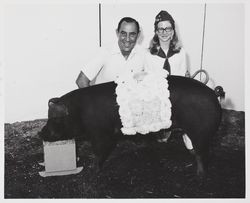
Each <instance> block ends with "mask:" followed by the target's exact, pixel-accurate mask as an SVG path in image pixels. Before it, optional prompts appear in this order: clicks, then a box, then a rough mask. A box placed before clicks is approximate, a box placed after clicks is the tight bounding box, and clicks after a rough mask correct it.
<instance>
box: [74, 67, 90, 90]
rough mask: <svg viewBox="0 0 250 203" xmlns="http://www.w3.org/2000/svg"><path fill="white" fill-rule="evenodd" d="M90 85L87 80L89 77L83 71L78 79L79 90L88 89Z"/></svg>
mask: <svg viewBox="0 0 250 203" xmlns="http://www.w3.org/2000/svg"><path fill="white" fill-rule="evenodd" d="M89 83H90V80H89V79H88V78H87V76H86V75H85V74H84V73H83V72H82V71H81V72H80V73H79V75H78V77H77V79H76V84H77V86H78V88H84V87H88V86H89Z"/></svg>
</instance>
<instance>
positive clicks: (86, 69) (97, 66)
mask: <svg viewBox="0 0 250 203" xmlns="http://www.w3.org/2000/svg"><path fill="white" fill-rule="evenodd" d="M107 56H108V51H107V50H106V49H104V48H99V49H98V51H97V52H96V53H95V55H94V56H92V57H91V59H90V60H89V61H88V62H87V63H86V64H85V65H84V66H83V68H82V72H83V73H84V74H85V75H86V76H87V78H88V79H89V80H90V81H91V80H93V79H94V78H95V77H96V76H97V75H98V73H99V71H100V70H101V69H102V67H103V66H104V64H105V59H106V58H107Z"/></svg>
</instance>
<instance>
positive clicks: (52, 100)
mask: <svg viewBox="0 0 250 203" xmlns="http://www.w3.org/2000/svg"><path fill="white" fill-rule="evenodd" d="M58 102H59V98H52V99H50V100H49V102H48V105H49V107H51V106H53V105H54V104H57V103H58Z"/></svg>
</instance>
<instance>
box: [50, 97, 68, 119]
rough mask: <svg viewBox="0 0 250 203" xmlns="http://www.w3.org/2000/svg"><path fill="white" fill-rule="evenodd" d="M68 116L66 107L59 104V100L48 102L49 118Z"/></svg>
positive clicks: (54, 99)
mask: <svg viewBox="0 0 250 203" xmlns="http://www.w3.org/2000/svg"><path fill="white" fill-rule="evenodd" d="M67 115H69V111H68V108H67V106H66V105H65V104H64V103H62V102H60V100H59V98H53V99H50V100H49V112H48V117H49V118H60V117H65V116H67Z"/></svg>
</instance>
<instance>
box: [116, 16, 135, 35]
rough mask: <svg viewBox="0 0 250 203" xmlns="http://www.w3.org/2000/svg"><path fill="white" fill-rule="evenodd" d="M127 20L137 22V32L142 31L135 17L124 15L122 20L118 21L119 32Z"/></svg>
mask: <svg viewBox="0 0 250 203" xmlns="http://www.w3.org/2000/svg"><path fill="white" fill-rule="evenodd" d="M124 21H125V22H127V23H135V25H136V28H137V32H138V33H139V32H140V26H139V23H138V22H137V21H136V20H135V19H134V18H130V17H124V18H122V19H121V20H120V22H119V23H118V27H117V31H118V32H119V30H120V28H121V24H122V23H123V22H124Z"/></svg>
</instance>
